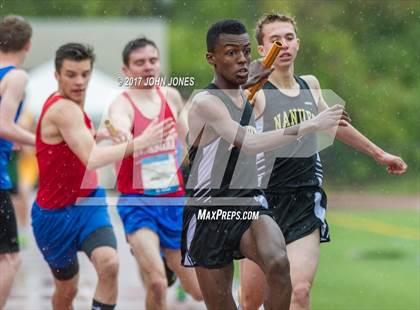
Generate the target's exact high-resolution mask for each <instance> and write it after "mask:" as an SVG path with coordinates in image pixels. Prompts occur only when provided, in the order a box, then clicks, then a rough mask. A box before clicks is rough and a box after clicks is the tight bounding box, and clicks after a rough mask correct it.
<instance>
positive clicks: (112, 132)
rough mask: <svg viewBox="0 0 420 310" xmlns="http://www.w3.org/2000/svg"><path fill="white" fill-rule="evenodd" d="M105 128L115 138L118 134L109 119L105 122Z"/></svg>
mask: <svg viewBox="0 0 420 310" xmlns="http://www.w3.org/2000/svg"><path fill="white" fill-rule="evenodd" d="M105 127H106V129H108V132H109V134H110V135H111V136H112V137H115V136H116V135H117V134H118V131H117V129H115V127H114V125H112V123H111V121H110V120H109V119H106V120H105Z"/></svg>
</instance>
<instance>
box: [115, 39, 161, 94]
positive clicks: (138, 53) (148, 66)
mask: <svg viewBox="0 0 420 310" xmlns="http://www.w3.org/2000/svg"><path fill="white" fill-rule="evenodd" d="M123 73H124V74H125V75H126V76H128V77H133V78H141V82H140V81H139V82H138V83H134V85H138V86H141V87H144V86H145V85H146V83H147V81H146V80H147V78H151V77H153V78H156V77H158V76H159V74H160V60H159V52H158V50H157V49H156V48H155V47H154V46H152V45H146V46H145V47H141V48H138V49H136V50H134V51H132V52H131V53H130V56H129V57H128V66H124V67H123ZM148 84H150V83H148Z"/></svg>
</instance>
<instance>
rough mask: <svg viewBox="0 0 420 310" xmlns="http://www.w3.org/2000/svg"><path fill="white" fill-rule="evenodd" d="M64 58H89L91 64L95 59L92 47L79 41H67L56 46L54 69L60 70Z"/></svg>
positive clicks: (76, 59)
mask: <svg viewBox="0 0 420 310" xmlns="http://www.w3.org/2000/svg"><path fill="white" fill-rule="evenodd" d="M65 59H69V60H75V61H82V60H86V59H89V60H90V63H91V65H93V62H94V61H95V54H94V53H93V47H91V46H90V45H84V44H80V43H67V44H64V45H62V46H60V47H59V48H58V50H57V51H56V52H55V70H57V71H60V69H61V67H62V66H63V62H64V60H65Z"/></svg>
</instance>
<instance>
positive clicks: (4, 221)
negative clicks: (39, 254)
mask: <svg viewBox="0 0 420 310" xmlns="http://www.w3.org/2000/svg"><path fill="white" fill-rule="evenodd" d="M15 252H19V243H18V232H17V225H16V217H15V210H14V208H13V203H12V200H11V199H10V195H9V190H0V254H5V253H15Z"/></svg>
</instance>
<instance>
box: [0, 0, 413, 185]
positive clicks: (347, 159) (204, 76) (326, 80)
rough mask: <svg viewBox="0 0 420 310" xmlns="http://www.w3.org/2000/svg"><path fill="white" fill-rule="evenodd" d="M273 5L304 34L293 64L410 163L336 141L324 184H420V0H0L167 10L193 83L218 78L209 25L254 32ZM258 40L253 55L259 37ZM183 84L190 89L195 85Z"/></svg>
mask: <svg viewBox="0 0 420 310" xmlns="http://www.w3.org/2000/svg"><path fill="white" fill-rule="evenodd" d="M270 11H279V12H283V13H286V14H291V15H292V16H294V17H295V18H296V21H297V25H298V36H299V38H300V40H301V48H300V51H299V56H298V59H297V62H296V68H295V71H296V73H297V74H314V75H315V76H317V77H318V79H319V80H320V83H321V87H322V88H325V89H331V90H333V91H334V92H335V93H337V94H338V95H339V96H340V97H341V98H343V99H344V100H345V101H346V108H347V110H348V111H349V112H350V115H351V117H352V120H353V125H354V126H356V127H357V128H358V129H360V131H361V132H363V133H365V134H366V135H367V136H368V137H369V138H371V140H373V141H374V142H375V143H377V144H378V145H379V146H381V147H382V148H384V149H385V150H388V151H389V152H391V153H395V154H398V155H401V156H402V157H403V158H404V159H405V161H406V162H407V163H408V165H409V171H408V173H407V174H406V175H405V176H403V177H402V178H399V179H395V178H393V177H391V176H388V175H387V173H386V171H385V169H384V168H383V167H379V166H378V165H376V164H375V163H374V162H373V161H372V160H370V159H369V158H367V157H366V156H364V155H361V154H358V153H357V152H355V151H353V150H352V149H351V148H349V147H347V146H345V145H343V144H341V143H335V144H334V147H331V148H329V149H327V150H326V151H323V152H322V157H323V159H324V163H325V164H324V167H325V171H326V174H327V179H326V180H327V186H329V187H334V188H348V187H349V186H352V188H357V187H366V186H367V187H369V188H372V189H375V190H380V191H382V192H388V191H391V192H399V191H404V192H414V191H418V187H419V172H420V171H419V163H418V162H419V158H420V113H419V109H420V102H419V99H420V98H419V97H420V96H419V95H420V76H419V69H420V68H419V67H420V66H419V64H420V61H419V60H420V40H419V38H420V26H419V22H420V2H419V1H334V2H333V1H270V0H260V1H253V0H230V1H193V0H188V1H187V0H185V1H175V0H150V1H127V0H126V1H121V2H120V1H97V0H84V1H37V0H27V1H5V0H2V1H1V0H0V12H1V15H6V14H19V15H23V16H26V17H45V18H57V17H68V16H77V17H83V18H90V17H97V18H98V17H99V18H100V17H115V18H117V19H124V18H146V19H147V18H159V19H162V20H164V21H165V22H166V23H167V25H168V29H169V38H170V42H168V44H169V47H170V72H169V74H170V75H171V76H194V77H195V81H196V85H195V87H194V88H202V87H204V86H206V85H207V84H208V83H209V81H210V80H211V78H212V70H211V68H210V66H209V65H208V64H207V63H206V61H205V58H204V55H205V52H206V47H205V34H206V31H207V29H208V27H209V26H210V25H211V24H212V23H213V22H215V21H218V20H220V19H225V18H237V19H240V20H241V21H242V22H244V23H245V25H246V26H247V27H248V30H249V32H250V33H251V34H252V36H253V35H254V26H255V22H256V20H257V19H258V18H259V17H260V16H261V15H262V14H263V13H265V12H270ZM110 40H112V38H110ZM252 43H253V54H254V56H255V57H257V54H256V42H255V40H253V42H252ZM110 44H112V42H111V41H110ZM181 91H182V93H183V95H184V96H185V97H188V95H189V94H190V93H191V92H192V91H193V88H192V87H190V88H184V89H181Z"/></svg>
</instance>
